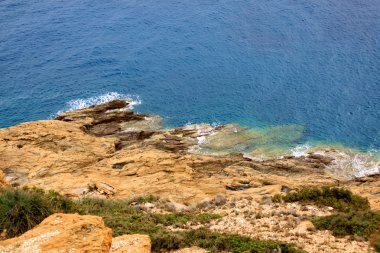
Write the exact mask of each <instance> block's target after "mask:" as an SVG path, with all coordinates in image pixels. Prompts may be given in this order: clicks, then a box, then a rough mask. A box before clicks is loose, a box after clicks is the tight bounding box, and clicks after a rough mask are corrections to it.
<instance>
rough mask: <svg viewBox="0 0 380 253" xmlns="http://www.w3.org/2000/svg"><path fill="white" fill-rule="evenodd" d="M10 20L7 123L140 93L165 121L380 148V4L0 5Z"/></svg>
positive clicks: (0, 21)
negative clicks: (235, 127)
mask: <svg viewBox="0 0 380 253" xmlns="http://www.w3.org/2000/svg"><path fill="white" fill-rule="evenodd" d="M0 27H1V29H0V127H7V126H10V125H15V124H17V123H20V122H24V121H30V120H38V119H47V118H50V117H51V116H52V115H55V114H56V113H57V112H58V111H61V110H65V109H73V108H79V107H81V106H83V105H85V104H90V103H96V102H100V101H105V100H107V99H111V98H116V97H125V96H132V97H134V98H135V99H140V100H141V101H142V103H141V105H138V106H136V110H138V111H140V112H147V113H154V114H159V115H162V116H163V117H164V118H165V122H166V124H167V125H168V126H178V125H182V124H186V123H190V122H191V123H201V122H206V123H216V124H221V123H231V122H234V123H240V124H243V125H247V126H250V127H255V128H257V127H259V128H268V127H274V128H275V129H278V128H276V127H279V128H280V129H281V127H282V126H284V125H285V126H290V127H285V128H283V129H288V130H285V132H286V131H289V132H288V133H285V135H289V136H291V138H290V137H289V138H287V137H286V138H285V139H284V138H283V137H281V136H283V135H284V131H279V133H281V134H279V137H278V138H277V139H278V140H279V141H272V142H270V143H269V144H268V145H274V144H276V143H277V142H278V143H277V144H279V145H284V146H286V147H288V146H289V147H291V146H292V145H298V144H303V143H316V142H324V143H341V144H344V145H346V146H349V147H355V148H358V149H360V150H371V149H375V150H376V149H379V148H380V1H379V0H367V1H355V0H345V1H342V0H335V1H332V0H308V1H301V0H281V1H272V0H269V1H245V0H235V1H229V0H224V1H215V0H214V1H209V0H202V1H197V0H191V1H190V0H176V1H172V0H167V1H152V0H146V1H145V0H144V1H114V0H110V1H106V2H105V1H98V0H91V1H87V0H84V1H73V0H66V1H36V0H28V1H26V0H19V1H12V0H2V1H0ZM110 92H111V93H110ZM112 92H113V93H112ZM292 126H296V127H292ZM268 129H270V128H268ZM289 129H290V130H289ZM292 129H293V130H294V131H293V130H292ZM292 131H293V132H292ZM272 135H273V134H272ZM272 135H270V136H272ZM271 138H272V139H271V140H275V139H276V138H273V137H271Z"/></svg>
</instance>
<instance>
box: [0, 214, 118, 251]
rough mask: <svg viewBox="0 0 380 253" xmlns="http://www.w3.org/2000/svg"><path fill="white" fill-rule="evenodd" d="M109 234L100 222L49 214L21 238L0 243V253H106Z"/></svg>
mask: <svg viewBox="0 0 380 253" xmlns="http://www.w3.org/2000/svg"><path fill="white" fill-rule="evenodd" d="M111 242H112V231H111V229H110V228H107V227H106V226H105V225H104V223H103V220H102V218H100V217H97V216H90V215H84V216H81V215H78V214H53V215H51V216H49V217H48V218H46V219H45V220H43V221H42V222H41V223H40V224H39V225H38V226H36V227H35V228H33V229H32V230H29V231H28V232H26V233H25V234H23V235H21V236H19V237H16V238H13V239H8V240H5V241H0V252H20V253H23V252H25V253H27V252H28V253H29V252H35V253H37V252H73V253H74V252H78V253H81V252H104V253H106V252H109V249H110V247H111Z"/></svg>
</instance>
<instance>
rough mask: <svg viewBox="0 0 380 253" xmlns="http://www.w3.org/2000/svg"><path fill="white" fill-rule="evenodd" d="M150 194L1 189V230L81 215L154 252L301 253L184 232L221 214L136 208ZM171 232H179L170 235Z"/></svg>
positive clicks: (286, 247) (22, 229)
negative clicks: (78, 195) (124, 196)
mask: <svg viewBox="0 0 380 253" xmlns="http://www.w3.org/2000/svg"><path fill="white" fill-rule="evenodd" d="M155 201H157V198H155V197H152V196H147V197H136V198H132V199H129V200H101V199H82V200H80V201H75V202H74V201H71V200H69V199H67V198H65V197H63V196H61V195H59V194H58V193H57V192H54V191H48V192H45V191H43V190H41V189H37V188H31V189H29V188H23V189H3V190H1V191H0V228H1V230H3V232H4V230H6V235H7V237H14V236H17V235H20V234H22V233H24V232H26V231H27V230H29V229H31V228H33V227H34V226H35V225H37V224H38V223H40V222H41V221H42V220H43V219H44V218H46V217H47V216H49V215H50V214H52V213H56V212H60V213H75V212H77V213H80V214H92V215H97V216H101V217H103V219H104V222H105V224H106V225H107V226H108V227H110V228H112V230H113V233H114V236H119V235H123V234H130V233H139V234H147V235H149V236H150V238H151V240H152V251H153V252H163V251H164V252H165V251H170V250H174V249H179V248H183V247H191V246H198V247H202V248H205V249H208V250H209V251H210V252H221V251H228V252H235V253H243V252H257V253H267V252H284V253H286V252H288V253H302V252H304V251H302V250H299V249H297V248H296V247H295V246H294V245H292V244H286V243H280V242H275V241H258V240H253V239H251V238H249V237H246V236H241V235H234V234H222V233H216V232H212V231H210V230H207V229H204V228H202V229H195V230H186V229H181V228H184V225H185V224H187V223H188V222H192V223H197V224H205V223H208V222H210V221H211V220H213V219H218V218H221V216H219V215H216V214H212V213H207V212H197V211H194V212H172V213H152V212H144V211H143V210H141V204H143V203H148V202H155ZM173 228H179V230H177V231H173Z"/></svg>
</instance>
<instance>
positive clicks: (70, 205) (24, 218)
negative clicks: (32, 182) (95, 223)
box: [0, 188, 75, 237]
mask: <svg viewBox="0 0 380 253" xmlns="http://www.w3.org/2000/svg"><path fill="white" fill-rule="evenodd" d="M74 209H75V204H74V202H72V201H70V200H69V199H67V198H65V197H63V196H61V195H59V194H58V193H57V192H54V191H49V192H45V191H44V190H41V189H38V188H23V189H1V190H0V229H1V230H6V236H7V237H14V236H17V235H20V234H22V233H24V232H26V231H27V230H29V229H31V228H33V227H34V226H36V225H37V224H39V223H40V222H41V221H42V220H43V219H45V218H46V217H48V216H49V215H51V214H53V213H56V212H65V213H67V212H73V211H74Z"/></svg>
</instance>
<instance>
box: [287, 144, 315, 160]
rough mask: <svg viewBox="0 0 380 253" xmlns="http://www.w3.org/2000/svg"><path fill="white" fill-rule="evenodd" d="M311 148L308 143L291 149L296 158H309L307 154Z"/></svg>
mask: <svg viewBox="0 0 380 253" xmlns="http://www.w3.org/2000/svg"><path fill="white" fill-rule="evenodd" d="M310 149H311V146H310V145H309V144H308V143H305V144H302V145H298V146H296V147H295V148H292V149H290V151H291V152H292V155H293V156H294V157H302V156H307V153H308V152H309V151H310Z"/></svg>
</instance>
